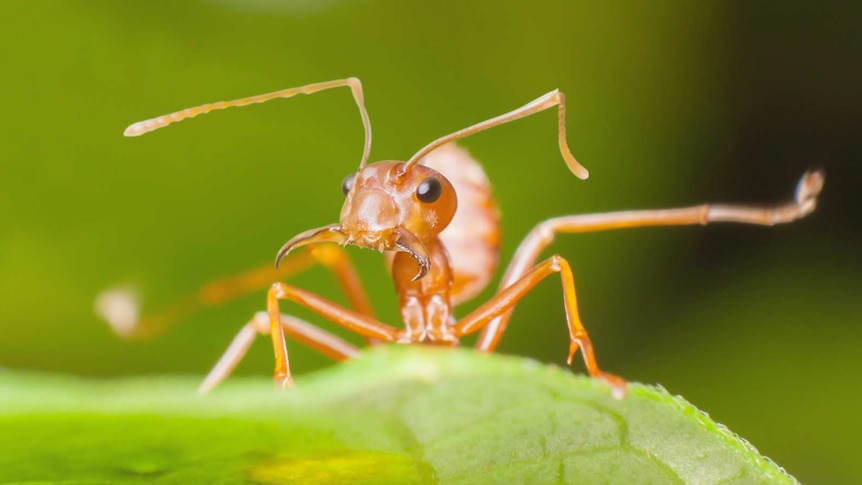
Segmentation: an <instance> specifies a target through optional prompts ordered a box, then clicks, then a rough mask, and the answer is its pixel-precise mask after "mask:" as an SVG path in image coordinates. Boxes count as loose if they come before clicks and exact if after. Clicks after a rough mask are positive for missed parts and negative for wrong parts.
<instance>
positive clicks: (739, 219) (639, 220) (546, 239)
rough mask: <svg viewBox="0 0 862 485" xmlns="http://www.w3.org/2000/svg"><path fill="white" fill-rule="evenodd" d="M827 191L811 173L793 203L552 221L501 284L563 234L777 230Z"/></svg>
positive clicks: (493, 341)
mask: <svg viewBox="0 0 862 485" xmlns="http://www.w3.org/2000/svg"><path fill="white" fill-rule="evenodd" d="M822 188H823V173H822V172H819V171H812V172H806V173H805V174H804V175H803V176H802V179H800V180H799V184H798V185H797V186H796V197H795V199H794V200H793V202H789V203H787V204H783V205H778V206H774V207H749V206H738V205H711V204H705V205H698V206H694V207H686V208H681V209H663V210H639V211H623V212H608V213H604V214H583V215H574V216H564V217H557V218H554V219H548V220H547V221H544V222H542V223H540V224H538V225H537V226H536V227H535V228H533V230H532V231H530V233H529V234H528V235H527V237H526V238H524V241H523V242H521V245H520V246H518V250H517V251H516V252H515V256H514V257H513V258H512V262H511V263H510V264H509V267H508V269H507V270H506V273H505V274H504V276H503V279H502V281H501V282H500V289H499V290H498V291H500V292H502V291H503V290H504V289H505V288H506V287H508V286H509V285H511V284H513V283H515V282H516V281H518V280H519V279H521V278H522V277H523V276H524V275H525V274H526V273H527V271H529V270H530V268H531V267H532V265H533V264H534V263H535V261H536V259H537V258H538V257H539V254H540V253H541V252H542V250H543V249H545V248H546V247H547V246H548V245H549V244H551V242H553V240H554V236H556V235H557V234H559V233H579V232H597V231H606V230H610V229H623V228H628V227H646V226H684V225H695V224H700V225H705V224H708V223H713V222H736V223H743V224H757V225H764V226H773V225H775V224H783V223H787V222H792V221H795V220H797V219H800V218H802V217H805V216H807V215H808V214H810V213H811V212H812V211H813V210H814V208H815V206H816V204H817V195H818V194H819V193H820V190H821V189H822ZM511 315H512V310H508V311H506V312H503V313H502V314H500V315H499V316H497V317H495V318H494V319H493V320H492V321H491V322H489V323H488V325H486V326H485V328H484V329H483V330H482V335H480V336H479V340H478V341H477V343H476V348H477V349H478V350H482V351H486V352H490V351H493V350H494V348H496V347H497V343H499V341H500V338H501V337H502V335H503V332H504V331H505V330H506V324H507V323H508V321H509V317H510V316H511Z"/></svg>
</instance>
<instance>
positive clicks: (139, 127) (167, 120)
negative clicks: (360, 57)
mask: <svg viewBox="0 0 862 485" xmlns="http://www.w3.org/2000/svg"><path fill="white" fill-rule="evenodd" d="M342 86H350V90H351V91H352V92H353V99H354V100H355V101H356V106H358V107H359V114H360V115H361V116H362V126H363V127H364V128H365V148H364V150H363V151H362V161H361V162H360V163H359V168H362V167H365V165H367V164H368V157H369V155H370V154H371V121H369V119H368V111H366V109H365V97H364V95H363V93H362V83H361V82H359V79H357V78H355V77H351V78H347V79H336V80H334V81H326V82H322V83H314V84H307V85H305V86H300V87H297V88H288V89H283V90H281V91H275V92H272V93H266V94H258V95H257V96H250V97H248V98H241V99H235V100H233V101H219V102H217V103H209V104H204V105H201V106H195V107H194V108H186V109H184V110H182V111H177V112H175V113H171V114H166V115H162V116H159V117H156V118H151V119H149V120H144V121H139V122H137V123H133V124H131V125H129V127H128V128H126V131H125V132H123V134H124V135H126V136H140V135H143V134H144V133H149V132H151V131H154V130H158V129H159V128H162V127H165V126H168V125H169V124H171V123H176V122H178V121H182V120H184V119H187V118H194V117H195V116H197V115H202V114H206V113H209V112H210V111H216V110H221V109H226V108H231V107H233V106H248V105H250V104H257V103H265V102H267V101H269V100H271V99H276V98H291V97H293V96H296V95H297V94H313V93H316V92H318V91H323V90H326V89H332V88H338V87H342Z"/></svg>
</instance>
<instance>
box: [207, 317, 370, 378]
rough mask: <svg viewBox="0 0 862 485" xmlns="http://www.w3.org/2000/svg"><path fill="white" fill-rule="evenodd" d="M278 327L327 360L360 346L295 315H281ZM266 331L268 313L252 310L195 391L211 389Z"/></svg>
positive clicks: (349, 354)
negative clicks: (248, 319)
mask: <svg viewBox="0 0 862 485" xmlns="http://www.w3.org/2000/svg"><path fill="white" fill-rule="evenodd" d="M281 326H282V328H283V330H284V334H285V335H286V336H288V337H290V338H292V339H294V340H297V341H299V342H300V343H303V344H305V345H307V346H309V347H311V348H312V349H314V350H317V351H318V352H320V353H322V354H323V355H325V356H327V357H329V358H330V359H333V360H336V361H342V360H346V359H349V358H353V357H356V356H357V355H359V349H357V348H356V347H355V346H353V345H352V344H350V343H349V342H346V341H344V340H342V339H341V338H339V337H336V336H335V335H333V334H331V333H329V332H327V331H325V330H323V329H320V328H318V327H315V326H314V325H312V324H310V323H308V322H305V321H302V320H300V319H299V318H296V317H294V316H291V315H281ZM268 333H269V315H268V314H267V313H266V312H258V313H255V315H254V317H253V318H252V319H251V321H249V322H248V323H246V324H245V325H244V326H243V327H242V329H240V331H239V333H237V334H236V337H234V339H233V341H231V343H230V345H229V346H228V348H227V350H225V352H224V354H222V356H221V358H220V359H219V360H218V362H217V363H216V365H215V366H213V368H212V370H210V371H209V373H208V374H207V376H206V378H205V379H204V381H203V382H202V383H201V385H200V387H199V388H198V393H199V394H204V393H207V392H209V391H211V390H212V389H214V388H215V387H216V386H217V385H218V384H219V383H220V382H221V381H223V380H224V379H225V378H226V377H227V376H228V375H229V374H230V373H231V372H232V371H233V369H234V368H235V367H236V366H237V364H239V362H240V361H241V360H242V359H243V357H245V354H246V352H247V351H248V348H249V347H250V346H251V344H252V342H253V341H254V338H255V337H256V336H257V334H262V335H266V334H268Z"/></svg>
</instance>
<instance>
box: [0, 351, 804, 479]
mask: <svg viewBox="0 0 862 485" xmlns="http://www.w3.org/2000/svg"><path fill="white" fill-rule="evenodd" d="M196 385H197V381H196V379H189V378H158V379H154V378H147V379H142V378H139V379H131V380H130V379H125V380H107V381H93V380H83V379H74V378H69V377H56V376H44V375H33V374H26V375H25V374H20V373H13V372H8V371H7V372H0V482H2V483H10V482H28V483H35V482H45V483H52V482H53V483H118V482H128V483H133V482H146V483H208V484H215V483H249V482H250V483H264V484H280V483H293V484H296V483H526V482H531V483H697V484H719V483H721V484H743V483H745V484H751V483H764V484H767V483H769V484H773V483H795V480H794V479H793V478H792V477H790V476H789V475H787V474H786V473H785V472H784V471H783V470H782V469H781V468H779V467H778V466H777V465H775V464H774V463H772V462H771V461H769V460H768V459H766V458H764V457H762V456H760V455H759V454H758V453H757V451H756V450H755V449H754V448H753V447H751V446H750V445H748V444H747V443H746V442H744V441H742V440H741V439H739V438H737V437H736V436H735V435H733V434H732V433H731V432H730V431H728V430H727V429H726V428H724V427H722V426H721V425H718V424H716V423H714V422H713V421H712V420H710V419H709V418H708V417H707V416H706V415H705V414H703V413H702V412H700V411H698V410H697V409H695V408H694V407H693V406H692V405H690V404H688V403H687V402H685V401H684V400H683V399H682V398H680V397H674V396H671V395H669V394H668V393H667V392H666V391H664V390H663V389H661V388H656V387H651V386H645V385H641V384H631V385H630V386H629V389H628V395H627V396H626V397H625V398H624V399H622V400H617V399H614V398H613V397H612V396H611V392H610V388H609V387H608V386H607V385H606V384H604V383H602V382H598V381H595V380H593V379H589V378H586V377H582V376H575V375H573V374H571V373H570V372H569V371H568V370H566V369H560V368H557V367H553V366H546V365H542V364H538V363H536V362H534V361H530V360H526V359H521V358H512V357H500V356H487V355H480V354H476V353H473V352H470V351H467V350H457V349H434V348H423V347H415V346H411V347H399V346H392V347H384V348H381V349H377V350H372V351H369V352H367V353H365V354H364V355H363V356H362V358H360V359H357V360H354V361H352V362H349V363H347V364H343V365H337V366H334V367H333V368H331V369H329V370H327V371H324V372H320V373H317V374H314V375H309V376H307V377H305V378H300V379H299V380H298V383H297V388H296V389H294V390H291V391H287V392H276V391H274V390H273V388H272V384H271V382H269V380H264V379H232V380H230V381H229V382H228V383H227V384H226V385H224V386H223V387H221V388H219V389H217V390H216V391H215V392H214V393H212V394H210V395H208V396H204V397H199V396H197V395H195V394H194V390H195V387H196Z"/></svg>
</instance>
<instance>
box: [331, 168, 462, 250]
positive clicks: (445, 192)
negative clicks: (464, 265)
mask: <svg viewBox="0 0 862 485" xmlns="http://www.w3.org/2000/svg"><path fill="white" fill-rule="evenodd" d="M341 190H342V192H344V195H345V196H346V198H347V199H346V200H345V201H344V206H343V207H342V208H341V230H342V231H344V232H345V233H346V234H347V235H348V238H349V239H350V241H349V242H351V243H354V244H356V245H358V246H363V247H369V248H372V249H381V250H386V249H393V248H394V246H392V245H391V244H389V241H386V239H388V237H387V236H388V235H389V234H390V233H392V232H393V231H397V230H406V231H408V232H410V233H411V234H413V235H414V236H416V238H418V239H420V240H425V239H428V238H431V237H434V236H436V235H437V234H439V233H440V231H442V230H443V229H444V228H445V227H446V226H447V225H449V222H451V221H452V217H453V216H454V215H455V208H456V206H457V202H456V196H455V189H454V188H453V187H452V184H450V183H449V181H448V180H447V179H446V177H444V176H443V175H442V174H441V173H440V172H437V171H436V170H433V169H431V168H428V167H425V166H422V165H414V166H413V167H410V168H409V169H407V170H405V169H404V164H403V163H400V162H380V163H375V164H373V165H368V166H366V167H363V168H361V169H360V170H359V171H358V172H356V173H352V174H350V175H348V176H347V177H345V178H344V181H343V182H342V185H341ZM392 244H394V241H393V242H392Z"/></svg>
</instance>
